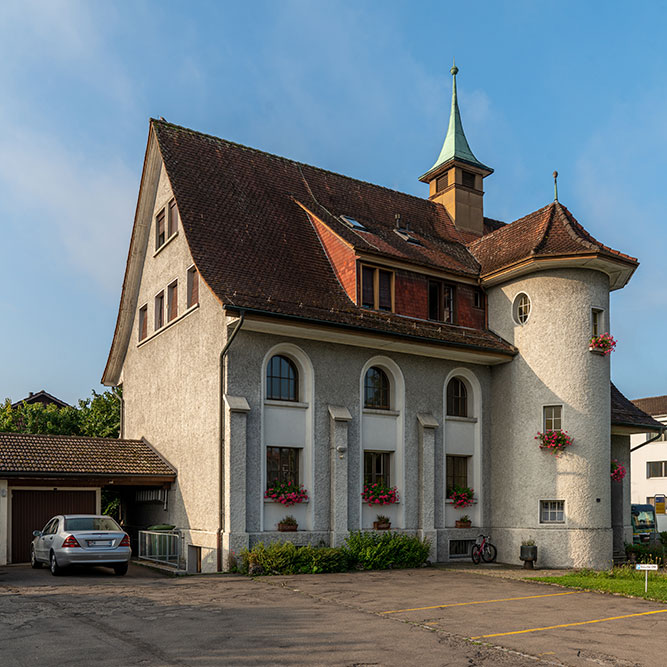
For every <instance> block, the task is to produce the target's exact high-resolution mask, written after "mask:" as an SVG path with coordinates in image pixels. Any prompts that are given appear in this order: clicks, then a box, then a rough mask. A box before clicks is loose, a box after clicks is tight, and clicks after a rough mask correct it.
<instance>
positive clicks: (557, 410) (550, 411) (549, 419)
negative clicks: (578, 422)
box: [544, 405, 563, 432]
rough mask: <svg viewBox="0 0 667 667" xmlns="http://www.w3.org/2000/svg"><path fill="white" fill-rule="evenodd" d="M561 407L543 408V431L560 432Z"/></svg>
mask: <svg viewBox="0 0 667 667" xmlns="http://www.w3.org/2000/svg"><path fill="white" fill-rule="evenodd" d="M562 414H563V406H562V405H545V406H544V431H545V432H546V431H560V430H561V428H562Z"/></svg>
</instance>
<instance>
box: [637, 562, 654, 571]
mask: <svg viewBox="0 0 667 667" xmlns="http://www.w3.org/2000/svg"><path fill="white" fill-rule="evenodd" d="M657 569H658V564H657V563H637V564H636V565H635V570H657Z"/></svg>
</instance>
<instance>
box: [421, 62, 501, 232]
mask: <svg viewBox="0 0 667 667" xmlns="http://www.w3.org/2000/svg"><path fill="white" fill-rule="evenodd" d="M458 71H459V69H458V67H457V66H456V64H454V66H453V67H452V69H451V70H450V72H451V74H452V77H453V81H452V110H451V113H450V115H449V127H448V128H447V136H446V137H445V143H444V144H443V145H442V150H441V151H440V155H439V157H438V159H437V160H436V162H435V164H434V165H433V166H432V167H431V168H430V169H429V170H428V171H427V172H426V173H425V174H424V175H423V176H421V177H420V178H419V180H420V181H422V182H423V183H428V185H429V199H430V200H432V201H435V202H438V203H440V204H442V205H443V206H444V207H445V208H446V209H447V213H449V215H450V217H451V218H452V220H453V221H454V224H455V225H456V228H457V229H460V230H461V231H464V232H471V233H473V234H476V235H477V236H482V234H483V231H484V203H483V200H484V189H483V187H484V186H483V183H482V181H483V179H484V178H486V177H487V176H488V175H489V174H492V173H493V169H491V167H487V166H486V165H484V164H482V163H481V162H480V161H479V160H478V159H477V158H476V157H475V156H474V155H473V152H472V151H471V150H470V146H469V145H468V140H467V139H466V136H465V134H464V133H463V123H462V122H461V113H460V112H459V103H458V99H457V96H456V75H457V74H458Z"/></svg>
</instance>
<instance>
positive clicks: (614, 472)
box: [611, 459, 627, 482]
mask: <svg viewBox="0 0 667 667" xmlns="http://www.w3.org/2000/svg"><path fill="white" fill-rule="evenodd" d="M626 474H627V471H626V469H625V466H624V465H623V464H622V463H619V462H618V461H617V460H616V459H612V460H611V478H612V480H613V481H614V482H622V481H623V478H624V477H625V475H626Z"/></svg>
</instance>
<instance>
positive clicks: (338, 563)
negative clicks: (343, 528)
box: [239, 542, 348, 574]
mask: <svg viewBox="0 0 667 667" xmlns="http://www.w3.org/2000/svg"><path fill="white" fill-rule="evenodd" d="M239 556H240V564H239V569H240V571H241V572H243V573H244V574H248V573H250V574H318V573H321V572H344V571H345V570H347V569H348V565H347V557H346V555H345V553H344V552H343V550H342V549H334V548H330V547H312V546H310V545H306V546H303V547H297V546H295V545H294V544H292V542H272V543H271V544H269V545H268V546H267V545H265V544H263V543H262V542H260V543H259V544H257V545H255V546H254V547H253V548H252V549H251V550H247V549H246V550H244V551H242V552H241V553H240V555H239ZM251 566H252V567H251Z"/></svg>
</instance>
